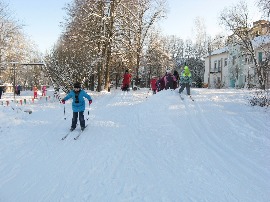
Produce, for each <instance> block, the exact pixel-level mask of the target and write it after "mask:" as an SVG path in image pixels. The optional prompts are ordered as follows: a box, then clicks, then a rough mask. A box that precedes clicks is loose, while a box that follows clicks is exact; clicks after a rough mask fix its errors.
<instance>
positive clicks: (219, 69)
mask: <svg viewBox="0 0 270 202" xmlns="http://www.w3.org/2000/svg"><path fill="white" fill-rule="evenodd" d="M217 70H218V72H220V71H221V60H219V61H218V69H217Z"/></svg>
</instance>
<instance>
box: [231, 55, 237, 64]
mask: <svg viewBox="0 0 270 202" xmlns="http://www.w3.org/2000/svg"><path fill="white" fill-rule="evenodd" d="M235 63H236V56H233V61H232V64H233V65H235Z"/></svg>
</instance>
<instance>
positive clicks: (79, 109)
mask: <svg viewBox="0 0 270 202" xmlns="http://www.w3.org/2000/svg"><path fill="white" fill-rule="evenodd" d="M70 98H72V99H73V101H72V111H73V118H72V124H71V128H70V130H71V131H73V130H74V129H75V128H76V125H77V120H78V115H79V120H80V126H81V130H84V129H85V120H84V115H83V113H84V110H85V101H84V98H87V99H88V101H89V105H90V104H91V103H92V98H91V96H90V95H88V94H87V93H86V92H85V91H84V90H82V89H81V84H80V83H78V82H76V83H75V84H74V90H72V91H70V93H69V94H68V95H67V96H66V97H65V98H63V99H62V103H63V104H65V101H66V100H68V99H70Z"/></svg>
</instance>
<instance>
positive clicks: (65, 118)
mask: <svg viewBox="0 0 270 202" xmlns="http://www.w3.org/2000/svg"><path fill="white" fill-rule="evenodd" d="M64 119H65V120H66V119H67V118H66V106H65V104H64Z"/></svg>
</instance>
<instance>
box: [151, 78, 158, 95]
mask: <svg viewBox="0 0 270 202" xmlns="http://www.w3.org/2000/svg"><path fill="white" fill-rule="evenodd" d="M150 84H151V89H152V91H153V94H156V92H157V78H156V77H155V76H153V77H152V79H151V80H150Z"/></svg>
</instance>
